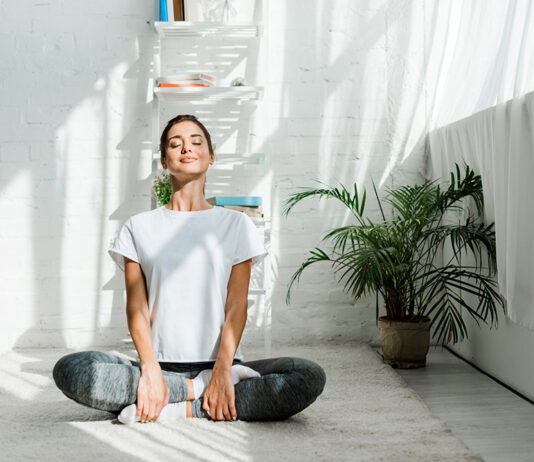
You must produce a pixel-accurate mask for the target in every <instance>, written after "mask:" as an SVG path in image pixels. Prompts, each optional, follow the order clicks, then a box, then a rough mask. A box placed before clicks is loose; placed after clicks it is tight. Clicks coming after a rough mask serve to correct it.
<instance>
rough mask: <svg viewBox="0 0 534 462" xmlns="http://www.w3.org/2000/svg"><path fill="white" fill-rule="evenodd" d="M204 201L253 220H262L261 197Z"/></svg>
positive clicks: (233, 197)
mask: <svg viewBox="0 0 534 462" xmlns="http://www.w3.org/2000/svg"><path fill="white" fill-rule="evenodd" d="M206 200H207V201H208V202H209V203H210V204H212V205H217V206H219V207H224V208H227V209H233V210H237V211H239V212H243V213H246V214H247V215H248V216H250V217H253V218H263V207H262V200H261V196H214V197H208V198H207V199H206Z"/></svg>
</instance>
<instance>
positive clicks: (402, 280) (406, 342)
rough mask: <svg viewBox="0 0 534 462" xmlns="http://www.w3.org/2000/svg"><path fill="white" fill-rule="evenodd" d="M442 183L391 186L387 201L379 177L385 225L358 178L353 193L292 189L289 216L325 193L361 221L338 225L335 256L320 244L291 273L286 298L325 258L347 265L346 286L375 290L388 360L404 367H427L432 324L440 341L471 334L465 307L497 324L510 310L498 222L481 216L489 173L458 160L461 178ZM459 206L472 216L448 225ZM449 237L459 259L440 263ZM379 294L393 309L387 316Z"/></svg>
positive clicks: (388, 308)
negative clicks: (502, 288)
mask: <svg viewBox="0 0 534 462" xmlns="http://www.w3.org/2000/svg"><path fill="white" fill-rule="evenodd" d="M436 182H437V180H434V181H430V180H427V181H425V182H424V184H422V185H414V186H400V187H396V188H386V192H387V194H386V196H385V197H384V198H383V200H381V199H380V198H379V196H378V193H377V190H376V187H375V184H374V182H373V189H374V194H375V196H376V199H377V201H378V205H379V208H380V213H381V217H382V221H380V222H377V223H374V222H373V221H371V219H370V218H368V217H365V216H364V207H365V201H366V191H365V189H363V193H362V194H361V196H360V195H359V193H358V188H357V185H356V184H354V193H353V194H351V193H350V192H349V191H348V190H347V189H346V188H345V186H343V185H341V189H338V188H332V187H329V186H328V185H326V186H327V188H320V189H314V188H300V189H303V191H302V192H297V193H294V194H292V195H290V197H289V199H288V200H287V201H286V205H287V208H286V209H285V210H284V213H285V214H286V216H287V214H288V213H289V211H290V210H291V209H292V208H293V207H294V206H295V204H296V203H297V202H299V201H301V200H303V199H304V198H307V197H311V196H319V198H321V197H323V196H325V197H327V198H335V199H337V200H339V201H341V202H342V203H343V204H344V205H345V206H346V207H347V208H348V209H349V210H350V211H351V212H352V214H353V216H354V218H355V220H356V223H355V224H350V225H347V226H343V227H341V228H336V229H333V230H332V231H330V232H329V233H328V234H326V235H325V236H324V237H323V240H325V239H332V240H333V242H334V245H333V249H332V251H331V255H328V254H327V253H326V252H325V251H323V250H321V249H319V248H318V247H316V248H315V251H310V253H311V254H312V256H311V257H309V258H307V259H306V260H305V261H304V262H303V263H302V264H301V266H300V268H299V269H298V270H297V271H296V272H295V273H294V274H293V276H292V277H291V280H290V283H289V285H288V289H287V295H286V304H289V303H290V291H291V286H292V285H293V283H294V282H295V280H297V281H298V280H299V279H300V275H301V273H302V271H303V270H304V269H305V268H306V267H308V266H309V265H311V264H313V263H316V262H320V261H330V262H332V267H333V268H334V271H335V272H336V273H337V272H338V271H340V270H343V274H342V275H341V278H340V282H341V281H342V280H343V279H344V278H347V280H346V282H345V286H344V289H345V290H347V291H350V292H351V293H352V295H353V296H354V298H355V300H357V299H358V298H359V297H360V296H362V295H366V294H373V293H374V294H375V296H376V319H377V322H378V323H379V325H380V338H381V346H382V353H383V358H384V362H385V363H387V364H390V365H391V366H393V367H399V368H411V367H422V366H424V365H425V363H426V354H427V352H428V348H429V342H430V330H431V329H433V336H434V337H435V338H437V343H441V344H446V343H448V342H451V341H452V342H453V343H456V342H457V341H459V340H462V339H463V338H464V336H465V337H466V338H467V337H468V334H467V328H466V325H465V322H464V320H463V318H462V315H461V313H460V308H463V309H465V312H466V313H468V314H469V315H470V316H472V317H473V318H474V319H475V320H476V322H477V324H478V325H479V326H480V323H479V321H483V322H485V323H488V320H489V322H490V326H491V325H493V323H495V325H497V312H498V309H497V307H498V305H500V306H502V307H503V309H504V298H503V297H502V295H501V294H500V293H499V291H498V290H497V282H496V281H495V278H494V275H495V274H496V246H495V232H494V230H493V227H494V223H491V224H490V225H485V224H484V223H482V222H481V220H478V218H479V217H481V216H482V214H483V195H482V180H481V177H480V175H476V174H475V173H474V172H473V170H471V169H470V168H469V166H467V165H465V172H464V175H463V178H462V177H461V174H460V167H459V166H458V164H456V176H455V175H454V172H451V174H450V184H449V186H448V187H447V189H444V190H442V189H441V188H440V186H439V185H438V184H436ZM465 201H471V202H472V203H474V205H475V209H476V214H475V215H473V214H472V213H471V210H470V209H469V208H465V205H462V204H463V203H464V202H465ZM382 202H386V203H388V204H389V205H390V206H391V211H392V216H391V217H390V218H386V214H385V212H384V208H383V206H382ZM454 210H467V212H468V213H467V214H466V215H467V216H466V218H465V219H464V220H460V222H457V223H445V222H444V217H445V216H446V214H447V213H448V212H451V211H454ZM446 242H450V244H451V247H452V250H451V252H452V257H451V258H450V259H449V260H447V261H443V262H442V263H439V262H438V259H437V258H436V255H437V253H438V251H439V250H440V249H443V246H444V244H445V243H446ZM468 250H469V251H471V252H472V257H474V264H471V263H470V262H468V263H462V258H461V257H462V253H464V254H465V253H466V252H467V251H468ZM484 256H486V258H484ZM464 260H465V258H464ZM484 261H487V266H485V265H484ZM486 270H487V271H486ZM484 272H486V273H487V274H484ZM462 291H463V292H464V293H465V294H471V295H474V296H475V297H476V299H477V303H476V306H472V305H471V304H470V303H468V302H467V301H466V300H464V297H463V295H462V293H461V292H462ZM379 296H381V297H382V299H383V301H384V303H385V311H386V314H385V316H380V317H379Z"/></svg>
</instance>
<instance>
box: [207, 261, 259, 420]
mask: <svg viewBox="0 0 534 462" xmlns="http://www.w3.org/2000/svg"><path fill="white" fill-rule="evenodd" d="M251 269H252V260H251V259H249V260H246V261H244V262H241V263H238V264H237V265H234V266H232V272H231V274H230V279H229V281H228V293H227V297H226V306H225V321H224V326H223V331H222V334H221V347H220V348H219V354H218V355H217V360H216V361H215V365H214V366H213V373H212V376H211V380H210V383H209V384H208V388H206V391H205V392H204V402H203V405H202V407H203V408H204V410H206V411H208V412H209V413H210V416H211V418H212V419H214V420H232V417H237V413H236V410H235V394H234V384H233V383H232V378H231V375H230V374H231V370H232V363H233V361H234V356H235V353H236V351H237V347H238V345H239V342H240V341H241V336H242V334H243V330H244V329H245V324H246V322H247V307H248V287H249V284H250V273H251Z"/></svg>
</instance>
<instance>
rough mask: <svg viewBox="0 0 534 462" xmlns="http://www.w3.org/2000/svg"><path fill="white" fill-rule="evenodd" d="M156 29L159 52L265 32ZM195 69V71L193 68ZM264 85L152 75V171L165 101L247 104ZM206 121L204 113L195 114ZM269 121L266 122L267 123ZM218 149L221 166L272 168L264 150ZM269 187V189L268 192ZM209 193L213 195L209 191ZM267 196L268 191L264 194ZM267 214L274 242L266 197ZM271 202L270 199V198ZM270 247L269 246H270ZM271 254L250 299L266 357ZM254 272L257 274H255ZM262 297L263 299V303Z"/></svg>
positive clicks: (186, 26) (264, 223) (204, 26)
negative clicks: (167, 46) (182, 83)
mask: <svg viewBox="0 0 534 462" xmlns="http://www.w3.org/2000/svg"><path fill="white" fill-rule="evenodd" d="M154 27H155V30H156V32H157V35H158V39H159V48H158V50H159V52H160V53H161V48H162V46H163V43H162V42H164V41H167V40H171V41H173V42H175V41H177V40H181V39H185V41H186V42H187V40H188V39H191V38H199V39H210V38H211V39H217V40H218V39H222V38H229V39H231V41H232V42H233V43H235V42H236V40H237V41H240V40H241V39H243V40H250V39H258V38H260V37H261V36H262V26H261V25H260V24H242V23H241V24H237V23H234V24H227V23H214V22H209V23H208V22H206V23H201V22H188V21H180V22H155V23H154ZM155 58H156V59H155V69H154V72H155V76H162V77H164V75H162V74H161V73H160V71H161V60H160V56H159V55H157V56H156V57H155ZM192 72H193V71H192ZM263 94H264V92H263V87H261V86H212V87H156V86H155V78H153V79H151V80H150V82H149V87H148V96H149V97H148V101H149V102H152V146H153V155H152V172H153V173H159V172H161V164H160V153H159V137H160V134H161V130H162V127H161V126H160V120H161V119H160V115H161V106H162V104H166V105H172V106H173V107H174V105H176V108H177V109H176V111H175V113H176V114H179V113H180V112H181V111H180V110H179V107H180V104H184V103H186V102H212V103H214V102H217V103H219V102H224V101H229V102H233V103H234V104H238V105H242V104H247V102H249V101H258V100H261V99H262V98H263ZM198 108H199V110H200V112H201V111H202V109H203V108H204V106H203V105H202V104H200V105H199V106H198ZM188 113H192V114H195V110H189V111H188ZM195 115H197V117H198V118H199V119H200V120H201V121H202V113H200V114H195ZM263 125H265V124H263ZM213 147H214V149H215V151H216V153H215V161H216V163H218V164H219V167H221V166H222V167H223V168H224V167H225V166H228V167H229V168H231V167H232V166H236V165H241V166H257V168H258V169H261V171H263V172H268V171H269V169H270V159H269V157H268V156H267V155H266V154H265V153H264V152H243V153H235V152H231V153H228V152H217V150H216V145H215V143H213ZM268 192H269V191H265V194H268ZM206 195H209V194H208V193H206ZM227 195H233V192H232V191H228V194H227ZM263 197H264V198H265V195H264V196H263ZM263 204H264V206H263V213H264V217H261V218H260V217H251V218H252V221H253V222H254V224H255V225H256V226H257V227H258V232H260V231H262V233H263V236H264V239H265V241H266V243H270V237H271V218H270V216H271V214H270V210H267V208H266V207H265V200H264V201H263ZM269 204H270V200H269ZM154 207H156V200H155V198H154V197H152V208H154ZM267 247H269V246H267ZM269 271H270V256H269V255H267V257H266V258H265V259H264V260H263V272H262V277H261V279H260V284H259V283H258V281H255V280H254V278H253V279H252V280H251V287H250V288H249V299H253V300H255V302H256V304H255V308H256V313H259V311H257V310H259V309H261V310H262V316H261V317H262V322H263V334H264V348H265V357H270V356H271V296H270V291H269V290H268V288H267V284H268V281H270V277H269V276H270V273H269ZM253 276H254V275H253ZM260 301H262V302H263V303H260Z"/></svg>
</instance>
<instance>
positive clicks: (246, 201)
mask: <svg viewBox="0 0 534 462" xmlns="http://www.w3.org/2000/svg"><path fill="white" fill-rule="evenodd" d="M206 200H207V201H208V202H209V203H210V204H213V205H238V206H247V207H259V206H260V205H261V204H262V200H261V196H214V197H208V198H207V199H206Z"/></svg>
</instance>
